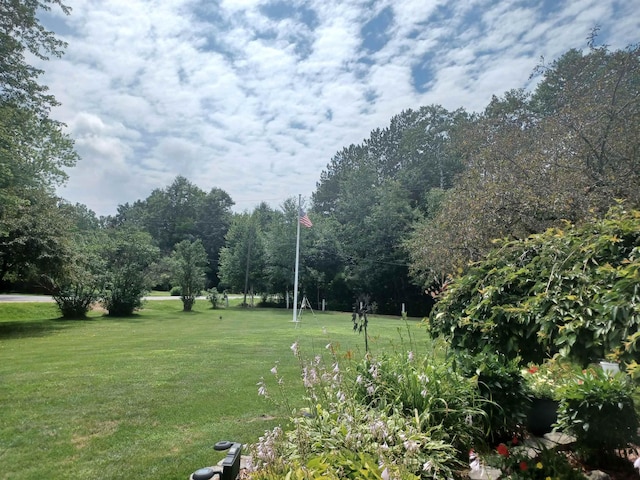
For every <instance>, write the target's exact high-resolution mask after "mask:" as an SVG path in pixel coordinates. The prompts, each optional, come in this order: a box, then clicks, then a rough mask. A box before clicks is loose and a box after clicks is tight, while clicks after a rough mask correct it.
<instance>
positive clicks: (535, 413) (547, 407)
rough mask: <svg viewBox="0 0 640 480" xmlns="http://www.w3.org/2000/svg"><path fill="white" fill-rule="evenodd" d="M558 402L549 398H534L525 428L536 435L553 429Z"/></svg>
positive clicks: (539, 435)
mask: <svg viewBox="0 0 640 480" xmlns="http://www.w3.org/2000/svg"><path fill="white" fill-rule="evenodd" d="M559 405H560V403H559V402H557V401H555V400H551V399H550V398H534V399H533V402H532V403H531V410H530V411H529V415H528V417H527V430H528V431H529V433H531V434H532V435H535V436H536V437H541V436H543V435H544V434H545V433H549V432H550V431H551V430H553V424H554V423H556V422H557V421H558V406H559Z"/></svg>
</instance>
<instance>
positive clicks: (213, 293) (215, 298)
mask: <svg viewBox="0 0 640 480" xmlns="http://www.w3.org/2000/svg"><path fill="white" fill-rule="evenodd" d="M207 300H209V302H210V303H211V308H218V306H219V305H220V294H219V293H218V289H217V288H216V287H212V288H210V289H209V290H207Z"/></svg>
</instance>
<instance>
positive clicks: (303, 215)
mask: <svg viewBox="0 0 640 480" xmlns="http://www.w3.org/2000/svg"><path fill="white" fill-rule="evenodd" d="M300 225H304V226H305V227H307V228H311V227H313V223H311V220H309V216H308V215H307V214H306V213H305V212H304V210H300Z"/></svg>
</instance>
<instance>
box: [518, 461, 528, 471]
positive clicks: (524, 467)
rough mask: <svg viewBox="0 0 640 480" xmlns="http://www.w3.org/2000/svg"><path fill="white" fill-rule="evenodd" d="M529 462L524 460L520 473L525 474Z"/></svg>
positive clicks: (521, 463)
mask: <svg viewBox="0 0 640 480" xmlns="http://www.w3.org/2000/svg"><path fill="white" fill-rule="evenodd" d="M527 468H528V467H527V462H525V461H524V460H523V461H521V462H520V471H521V472H524V471H525V470H526V469H527Z"/></svg>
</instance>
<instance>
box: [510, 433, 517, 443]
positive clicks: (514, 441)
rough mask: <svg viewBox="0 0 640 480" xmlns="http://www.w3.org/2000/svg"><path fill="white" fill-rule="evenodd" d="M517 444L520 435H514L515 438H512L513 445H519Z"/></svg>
mask: <svg viewBox="0 0 640 480" xmlns="http://www.w3.org/2000/svg"><path fill="white" fill-rule="evenodd" d="M517 444H518V437H516V436H515V435H514V436H513V438H512V439H511V445H517Z"/></svg>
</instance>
